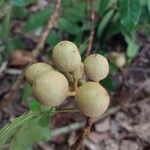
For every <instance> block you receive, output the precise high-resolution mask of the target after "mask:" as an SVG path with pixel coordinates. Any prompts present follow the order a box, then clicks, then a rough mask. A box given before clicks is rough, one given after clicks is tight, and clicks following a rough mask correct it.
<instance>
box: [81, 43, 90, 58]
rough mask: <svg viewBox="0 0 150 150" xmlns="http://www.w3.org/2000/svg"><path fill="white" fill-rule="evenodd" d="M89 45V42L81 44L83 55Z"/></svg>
mask: <svg viewBox="0 0 150 150" xmlns="http://www.w3.org/2000/svg"><path fill="white" fill-rule="evenodd" d="M87 47H88V44H87V43H83V44H81V45H80V46H79V50H80V54H81V55H83V53H84V52H85V51H86V49H87Z"/></svg>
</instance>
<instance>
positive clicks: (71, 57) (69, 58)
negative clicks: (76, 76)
mask: <svg viewBox="0 0 150 150" xmlns="http://www.w3.org/2000/svg"><path fill="white" fill-rule="evenodd" d="M52 58H53V61H54V64H55V65H56V67H57V68H58V69H60V70H61V71H63V72H72V71H74V70H76V69H77V68H78V67H79V66H80V63H81V56H80V54H79V49H78V48H77V46H76V45H75V44H74V43H72V42H70V41H62V42H59V43H58V44H56V45H55V47H54V49H53V52H52Z"/></svg>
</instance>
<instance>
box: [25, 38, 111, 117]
mask: <svg viewBox="0 0 150 150" xmlns="http://www.w3.org/2000/svg"><path fill="white" fill-rule="evenodd" d="M52 59H53V63H54V66H55V69H54V68H53V67H52V66H50V65H48V64H45V63H42V62H38V63H35V64H32V65H31V66H29V67H28V68H27V69H26V73H25V74H26V79H27V81H28V82H29V83H30V84H31V86H32V89H33V95H34V97H35V98H36V99H37V100H38V101H39V102H40V103H42V104H44V105H47V106H58V105H60V104H61V103H62V102H63V101H64V100H66V98H67V97H68V96H69V93H70V90H71V89H70V84H71V83H72V82H76V83H77V85H78V88H77V89H76V91H75V103H76V105H77V107H78V109H79V110H80V111H81V113H83V114H84V115H86V116H89V117H95V116H99V115H101V114H102V113H104V112H105V111H106V109H107V108H108V106H109V95H108V93H107V91H106V90H105V89H104V88H103V87H102V86H101V85H100V84H99V81H100V80H102V79H104V78H105V77H106V76H107V75H108V72H109V65H108V61H107V59H106V58H105V57H103V56H102V55H99V54H93V55H90V56H88V57H87V58H86V59H85V60H84V63H82V62H81V56H80V54H79V49H78V48H77V46H76V45H75V44H74V43H72V42H70V41H62V42H60V43H58V44H56V46H55V47H54V49H53V51H52ZM56 69H57V70H56ZM58 70H59V71H58ZM83 79H84V82H82V84H81V82H80V81H81V80H83Z"/></svg>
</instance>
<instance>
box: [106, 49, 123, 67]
mask: <svg viewBox="0 0 150 150" xmlns="http://www.w3.org/2000/svg"><path fill="white" fill-rule="evenodd" d="M109 59H110V61H111V62H112V63H114V64H115V65H116V66H117V67H119V68H122V67H123V66H124V65H125V64H126V57H125V54H124V53H122V52H111V53H110V54H109Z"/></svg>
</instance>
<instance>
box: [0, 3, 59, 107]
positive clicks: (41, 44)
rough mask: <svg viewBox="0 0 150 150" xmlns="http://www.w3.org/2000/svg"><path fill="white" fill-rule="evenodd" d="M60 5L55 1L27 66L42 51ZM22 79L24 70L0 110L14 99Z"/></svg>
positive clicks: (5, 97) (56, 17)
mask: <svg viewBox="0 0 150 150" xmlns="http://www.w3.org/2000/svg"><path fill="white" fill-rule="evenodd" d="M60 5H61V0H57V1H56V6H55V9H54V12H53V14H52V16H51V17H50V19H49V21H48V24H47V27H46V28H45V30H44V32H43V33H42V35H41V38H40V40H39V42H38V44H37V46H36V48H35V49H34V50H33V52H32V56H33V60H32V61H31V63H30V64H29V65H31V64H32V63H34V62H36V60H37V58H38V56H39V54H40V52H41V51H42V50H43V48H44V44H45V40H46V38H47V36H48V34H49V33H50V31H51V30H52V28H53V26H54V25H55V23H56V21H57V19H58V14H59V11H60ZM24 77H25V69H24V70H23V73H22V74H21V75H20V76H19V77H18V78H17V80H16V82H15V83H14V84H13V85H12V86H11V87H10V89H9V91H8V93H7V94H6V95H5V96H4V98H3V100H1V101H0V109H1V108H3V107H4V106H6V105H8V103H9V102H10V100H11V99H12V98H13V97H14V94H15V92H16V91H17V90H18V88H19V87H20V85H21V83H22V82H23V80H24Z"/></svg>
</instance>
